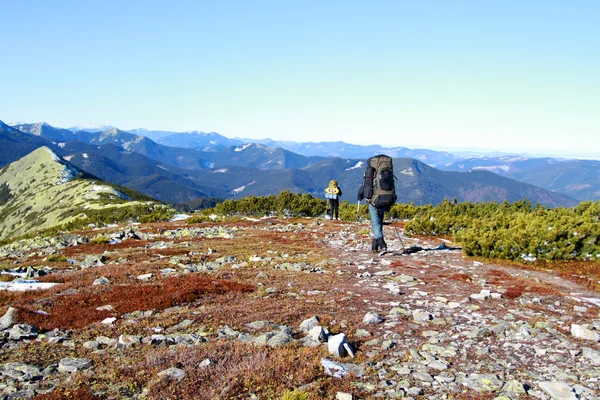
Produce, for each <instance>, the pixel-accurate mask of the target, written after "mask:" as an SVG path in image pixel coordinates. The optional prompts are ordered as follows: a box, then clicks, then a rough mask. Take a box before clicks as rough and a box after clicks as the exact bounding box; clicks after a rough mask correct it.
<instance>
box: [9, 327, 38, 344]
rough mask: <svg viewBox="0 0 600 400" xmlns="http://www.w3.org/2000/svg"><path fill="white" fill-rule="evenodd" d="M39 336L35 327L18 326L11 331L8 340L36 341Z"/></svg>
mask: <svg viewBox="0 0 600 400" xmlns="http://www.w3.org/2000/svg"><path fill="white" fill-rule="evenodd" d="M37 336H38V329H37V328H36V327H35V326H31V325H26V324H16V325H13V327H12V328H11V329H10V332H9V336H8V338H9V339H10V340H23V339H35V338H36V337H37Z"/></svg>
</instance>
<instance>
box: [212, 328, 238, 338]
mask: <svg viewBox="0 0 600 400" xmlns="http://www.w3.org/2000/svg"><path fill="white" fill-rule="evenodd" d="M239 334H240V332H239V331H236V330H235V329H233V328H231V327H229V326H224V327H223V328H221V329H219V330H218V332H217V335H218V336H219V337H220V338H235V337H237V336H238V335H239Z"/></svg>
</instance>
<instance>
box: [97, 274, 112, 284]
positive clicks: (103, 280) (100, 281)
mask: <svg viewBox="0 0 600 400" xmlns="http://www.w3.org/2000/svg"><path fill="white" fill-rule="evenodd" d="M93 285H110V280H109V279H108V278H106V277H104V276H101V277H100V278H98V279H95V280H94V283H93Z"/></svg>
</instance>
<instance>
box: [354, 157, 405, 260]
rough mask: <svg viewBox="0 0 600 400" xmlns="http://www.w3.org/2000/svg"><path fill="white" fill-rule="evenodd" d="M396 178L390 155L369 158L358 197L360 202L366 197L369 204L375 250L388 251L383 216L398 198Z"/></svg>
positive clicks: (373, 248) (372, 245)
mask: <svg viewBox="0 0 600 400" xmlns="http://www.w3.org/2000/svg"><path fill="white" fill-rule="evenodd" d="M394 179H395V177H394V168H393V165H392V158H391V157H390V156H387V155H385V154H380V155H377V156H373V157H371V158H369V159H368V160H367V167H366V170H365V176H364V178H363V181H362V184H361V185H360V188H359V189H358V195H357V199H358V202H359V203H360V202H361V201H362V200H363V199H366V200H367V203H368V204H369V216H370V217H371V230H372V231H373V242H372V243H371V250H373V251H387V245H386V243H385V240H384V239H383V216H384V214H385V212H386V211H389V210H390V208H391V207H392V205H393V204H394V203H395V202H396V199H397V197H396V189H395V185H394Z"/></svg>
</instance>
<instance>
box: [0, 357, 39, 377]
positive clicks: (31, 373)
mask: <svg viewBox="0 0 600 400" xmlns="http://www.w3.org/2000/svg"><path fill="white" fill-rule="evenodd" d="M0 371H1V372H2V375H4V376H8V377H10V378H12V379H16V380H18V381H31V380H36V379H40V378H41V377H42V370H41V369H40V368H39V367H36V366H35V365H30V364H25V363H21V362H11V363H5V364H0Z"/></svg>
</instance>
